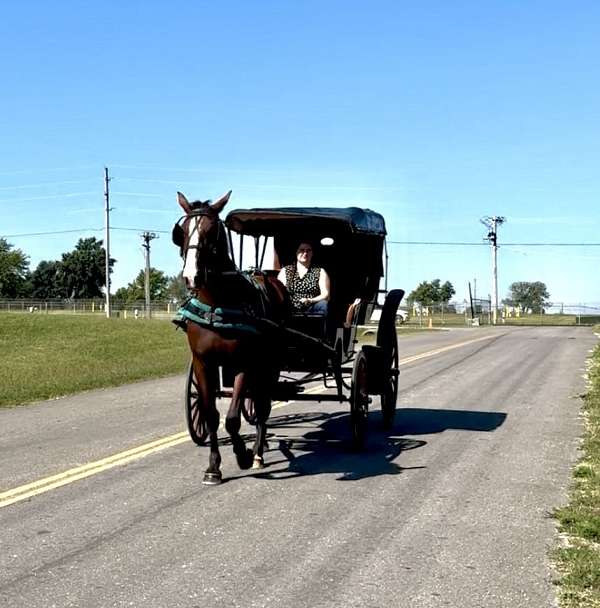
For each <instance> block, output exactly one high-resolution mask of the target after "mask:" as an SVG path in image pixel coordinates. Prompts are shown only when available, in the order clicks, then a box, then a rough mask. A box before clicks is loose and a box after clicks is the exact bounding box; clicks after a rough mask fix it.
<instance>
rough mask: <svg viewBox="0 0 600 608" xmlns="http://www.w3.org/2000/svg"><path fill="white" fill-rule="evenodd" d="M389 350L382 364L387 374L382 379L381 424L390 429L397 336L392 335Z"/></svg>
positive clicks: (394, 398) (395, 385) (395, 394)
mask: <svg viewBox="0 0 600 608" xmlns="http://www.w3.org/2000/svg"><path fill="white" fill-rule="evenodd" d="M391 346H392V348H391V351H390V350H388V351H387V352H384V354H383V357H384V361H385V363H384V365H385V366H386V369H388V368H389V375H388V377H387V378H385V379H384V386H383V392H382V393H381V395H380V398H381V414H382V416H383V426H384V428H386V429H391V428H392V427H393V426H394V417H395V415H396V401H397V400H398V338H397V336H396V335H394V340H393V344H392V345H391Z"/></svg>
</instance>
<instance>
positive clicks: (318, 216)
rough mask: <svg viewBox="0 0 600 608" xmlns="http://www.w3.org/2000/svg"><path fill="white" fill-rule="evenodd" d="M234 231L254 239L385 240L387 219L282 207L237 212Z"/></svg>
mask: <svg viewBox="0 0 600 608" xmlns="http://www.w3.org/2000/svg"><path fill="white" fill-rule="evenodd" d="M225 224H226V225H227V227H228V228H230V229H231V230H234V231H235V232H238V233H241V234H247V235H251V236H260V235H264V236H278V235H281V234H282V233H286V232H293V233H295V234H298V233H309V234H319V233H322V232H328V231H329V232H331V233H335V234H340V233H347V234H348V233H349V234H362V235H371V236H379V237H381V238H383V237H384V236H385V234H386V232H385V221H384V219H383V216H382V215H380V214H379V213H376V212H375V211H371V210H370V209H360V208H359V207H346V208H339V209H338V208H334V207H279V208H277V209H237V210H234V211H231V212H230V213H229V214H228V215H227V218H226V220H225Z"/></svg>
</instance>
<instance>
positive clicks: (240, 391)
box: [225, 372, 252, 469]
mask: <svg viewBox="0 0 600 608" xmlns="http://www.w3.org/2000/svg"><path fill="white" fill-rule="evenodd" d="M245 393H246V374H245V373H243V372H240V373H238V374H236V376H235V380H234V382H233V395H232V398H231V404H230V406H229V410H228V411H227V417H226V418H225V429H227V432H228V433H229V435H230V437H231V443H232V444H233V452H234V454H235V457H236V459H237V462H238V466H239V467H240V469H249V468H250V467H251V466H252V450H249V449H247V448H246V444H245V443H244V440H243V439H242V436H241V435H240V427H241V425H242V421H241V408H242V402H243V400H244V398H245Z"/></svg>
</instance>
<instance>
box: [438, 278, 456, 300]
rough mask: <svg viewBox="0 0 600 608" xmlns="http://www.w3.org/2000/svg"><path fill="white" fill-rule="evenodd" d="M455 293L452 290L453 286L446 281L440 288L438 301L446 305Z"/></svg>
mask: <svg viewBox="0 0 600 608" xmlns="http://www.w3.org/2000/svg"><path fill="white" fill-rule="evenodd" d="M455 293H456V289H454V286H453V285H452V283H450V281H446V282H445V283H444V284H443V285H442V286H441V287H440V301H441V302H444V304H447V303H448V302H450V300H451V299H452V296H453V295H454V294H455Z"/></svg>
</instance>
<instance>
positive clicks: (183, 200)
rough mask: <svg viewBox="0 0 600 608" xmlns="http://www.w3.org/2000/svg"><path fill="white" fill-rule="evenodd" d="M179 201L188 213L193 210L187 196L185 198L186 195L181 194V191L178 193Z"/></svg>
mask: <svg viewBox="0 0 600 608" xmlns="http://www.w3.org/2000/svg"><path fill="white" fill-rule="evenodd" d="M177 202H178V203H179V204H180V205H181V208H182V209H183V210H184V211H185V212H186V213H191V212H192V206H191V205H190V204H189V202H188V200H187V198H185V195H183V194H181V192H178V193H177Z"/></svg>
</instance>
